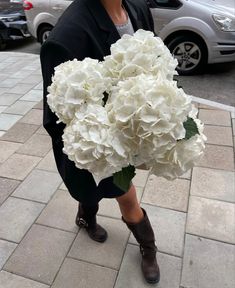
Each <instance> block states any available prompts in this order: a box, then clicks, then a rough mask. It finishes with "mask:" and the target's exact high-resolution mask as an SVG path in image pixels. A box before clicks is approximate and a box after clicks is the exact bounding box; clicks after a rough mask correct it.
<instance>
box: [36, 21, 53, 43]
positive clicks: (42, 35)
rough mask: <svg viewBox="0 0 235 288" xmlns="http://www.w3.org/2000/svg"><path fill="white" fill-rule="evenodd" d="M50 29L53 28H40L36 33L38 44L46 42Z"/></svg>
mask: <svg viewBox="0 0 235 288" xmlns="http://www.w3.org/2000/svg"><path fill="white" fill-rule="evenodd" d="M52 28H53V27H52V26H50V25H46V26H43V27H42V28H40V30H39V31H38V42H40V43H41V44H43V43H44V42H45V41H46V40H47V38H48V36H49V34H50V32H51V30H52Z"/></svg>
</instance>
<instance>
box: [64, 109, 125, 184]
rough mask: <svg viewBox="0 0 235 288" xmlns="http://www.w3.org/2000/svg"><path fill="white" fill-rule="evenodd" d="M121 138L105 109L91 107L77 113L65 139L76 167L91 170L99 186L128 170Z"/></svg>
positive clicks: (67, 129)
mask: <svg viewBox="0 0 235 288" xmlns="http://www.w3.org/2000/svg"><path fill="white" fill-rule="evenodd" d="M120 137H121V134H120V132H119V131H118V130H116V129H115V127H111V125H110V123H109V120H108V117H107V112H106V110H105V108H104V107H102V106H100V105H96V104H90V105H87V106H86V107H85V106H83V108H82V109H81V110H80V111H77V112H76V113H75V117H74V119H73V120H72V121H71V123H70V124H69V125H67V126H66V128H65V130H64V135H63V142H64V149H63V151H64V152H65V153H66V154H67V155H68V157H69V159H70V160H72V161H74V162H75V165H76V167H78V168H80V169H86V170H89V171H90V172H91V173H92V174H93V176H94V178H95V180H96V181H97V182H99V181H101V180H102V179H103V178H106V177H109V176H112V175H113V174H114V173H115V172H118V171H120V170H121V169H122V168H123V167H126V166H128V159H127V152H126V149H125V147H124V146H123V143H122V141H120V139H119V138H120Z"/></svg>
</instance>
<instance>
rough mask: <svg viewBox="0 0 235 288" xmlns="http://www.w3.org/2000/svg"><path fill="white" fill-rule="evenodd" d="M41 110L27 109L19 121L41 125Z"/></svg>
mask: <svg viewBox="0 0 235 288" xmlns="http://www.w3.org/2000/svg"><path fill="white" fill-rule="evenodd" d="M42 113H43V112H42V110H40V109H32V110H31V111H29V112H28V113H27V114H26V115H25V116H24V117H23V118H22V119H21V120H20V122H21V123H27V124H33V125H39V126H41V125H42Z"/></svg>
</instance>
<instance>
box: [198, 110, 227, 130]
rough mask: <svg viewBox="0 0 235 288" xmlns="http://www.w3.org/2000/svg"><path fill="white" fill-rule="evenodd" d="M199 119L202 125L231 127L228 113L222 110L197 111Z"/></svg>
mask: <svg viewBox="0 0 235 288" xmlns="http://www.w3.org/2000/svg"><path fill="white" fill-rule="evenodd" d="M199 118H200V119H201V120H202V122H203V123H204V124H210V125H219V126H231V118H230V113H229V112H227V111H223V110H207V109H200V110H199Z"/></svg>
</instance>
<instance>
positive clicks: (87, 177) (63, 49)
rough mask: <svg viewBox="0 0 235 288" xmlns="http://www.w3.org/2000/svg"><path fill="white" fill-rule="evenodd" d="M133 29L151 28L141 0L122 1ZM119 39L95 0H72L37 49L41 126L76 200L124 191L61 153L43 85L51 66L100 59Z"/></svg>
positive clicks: (58, 132)
mask: <svg viewBox="0 0 235 288" xmlns="http://www.w3.org/2000/svg"><path fill="white" fill-rule="evenodd" d="M123 5H124V7H125V9H126V11H127V12H128V14H129V17H130V20H131V22H132V25H133V28H134V30H135V31H136V30H138V29H144V30H150V31H153V20H152V16H151V13H150V11H149V8H148V7H147V5H146V2H145V0H125V1H123ZM119 38H120V36H119V34H118V31H117V29H116V27H115V25H114V24H113V22H112V20H111V19H110V17H109V15H108V14H107V12H106V10H105V9H104V8H103V6H102V4H101V3H100V1H99V0H75V1H74V2H73V3H72V4H71V5H70V6H69V7H68V9H67V10H66V11H65V13H64V14H63V15H62V17H61V18H60V19H59V21H58V23H57V24H56V26H55V27H54V29H53V30H52V32H51V34H50V36H49V38H48V39H47V41H46V42H45V43H44V44H43V46H42V49H41V55H40V56H41V65H42V75H43V81H44V82H43V83H44V116H43V125H44V127H45V129H46V130H47V132H48V133H49V135H50V136H51V138H52V145H53V151H54V156H55V160H56V164H57V168H58V171H59V173H60V175H61V177H62V179H63V181H64V183H65V185H66V186H67V188H68V190H69V192H70V194H71V195H72V197H74V198H75V199H76V200H78V201H80V202H82V203H84V204H87V205H93V204H95V203H97V202H98V201H99V200H101V199H102V198H113V197H118V196H121V195H122V194H124V192H123V191H121V190H120V189H119V188H118V187H117V186H115V185H114V184H113V179H112V177H109V178H106V179H104V180H102V181H101V182H100V184H99V185H98V187H97V186H96V184H95V181H94V179H93V177H92V175H91V174H90V173H89V172H88V171H86V170H80V169H78V168H76V167H75V165H74V163H73V162H72V161H70V160H69V159H68V157H67V156H66V155H65V154H64V153H63V152H62V148H63V142H62V139H61V136H62V134H63V129H64V124H62V123H60V124H56V121H57V117H56V116H55V114H54V113H52V112H51V110H50V108H49V107H48V104H47V100H46V95H47V94H48V93H47V87H48V86H49V85H50V84H51V77H52V75H53V73H54V67H55V66H57V65H59V64H60V63H62V62H65V61H68V60H72V59H74V58H77V59H78V60H83V59H84V58H85V57H90V58H93V59H98V60H103V57H104V56H106V55H108V54H110V46H111V44H113V43H114V42H116V41H117V40H118V39H119Z"/></svg>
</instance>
